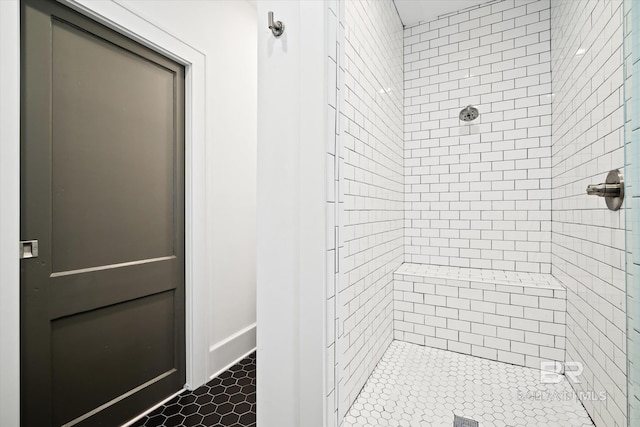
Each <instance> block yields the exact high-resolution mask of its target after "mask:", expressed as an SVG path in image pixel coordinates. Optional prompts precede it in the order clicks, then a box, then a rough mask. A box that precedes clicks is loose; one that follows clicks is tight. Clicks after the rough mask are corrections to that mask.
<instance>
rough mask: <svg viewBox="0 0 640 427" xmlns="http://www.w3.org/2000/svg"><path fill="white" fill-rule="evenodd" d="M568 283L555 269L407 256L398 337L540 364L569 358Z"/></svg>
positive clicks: (399, 279) (401, 273)
mask: <svg viewBox="0 0 640 427" xmlns="http://www.w3.org/2000/svg"><path fill="white" fill-rule="evenodd" d="M565 313H566V290H565V289H564V287H563V286H562V285H561V284H560V283H559V282H558V281H557V280H556V279H554V278H553V276H551V275H550V274H533V273H518V272H512V271H499V270H487V269H472V268H459V267H443V266H436V265H427V264H409V263H405V264H402V266H400V268H398V270H396V271H395V272H394V338H395V339H397V340H401V341H407V342H412V343H416V344H421V345H426V346H430V347H437V348H441V349H445V350H451V351H455V352H458V353H464V354H471V355H473V356H478V357H483V358H487V359H491V360H498V361H501V362H506V363H512V364H514V365H521V366H528V367H531V368H537V369H539V368H540V362H541V361H542V360H547V361H559V362H564V353H565Z"/></svg>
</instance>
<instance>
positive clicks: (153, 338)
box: [51, 291, 174, 425]
mask: <svg viewBox="0 0 640 427" xmlns="http://www.w3.org/2000/svg"><path fill="white" fill-rule="evenodd" d="M173 300H174V295H173V291H168V292H163V293H160V294H156V295H153V296H151V297H148V298H140V299H137V300H133V301H127V302H123V303H121V304H117V305H112V306H109V307H105V308H101V309H98V310H91V311H88V312H84V313H82V314H79V315H77V316H71V317H65V318H62V319H58V320H55V321H53V322H52V340H51V341H52V348H53V352H52V353H53V354H52V356H53V365H54V366H55V367H56V368H55V369H54V371H53V400H54V402H53V407H54V425H62V424H64V423H65V422H67V421H69V420H73V419H76V418H78V417H80V416H81V415H83V414H86V413H87V412H90V411H91V410H93V409H94V408H97V407H98V406H100V405H102V404H104V403H105V402H109V401H111V400H113V399H115V398H117V397H119V396H121V395H123V394H125V393H127V392H128V391H130V390H132V389H134V388H136V387H137V386H139V385H140V384H144V383H146V382H147V381H150V380H153V379H154V378H157V377H159V376H161V375H163V374H166V373H168V372H172V371H173V369H174V360H173V348H174V339H173V338H174V337H173V334H167V333H166V331H171V330H173V328H174V310H173ZM140 319H144V321H140ZM133 354H135V355H136V357H132V355H133ZM96 372H100V373H101V376H102V380H101V381H100V383H99V384H100V387H96V385H97V383H96V382H94V377H95V375H96ZM65 402H74V405H67V404H66V403H65Z"/></svg>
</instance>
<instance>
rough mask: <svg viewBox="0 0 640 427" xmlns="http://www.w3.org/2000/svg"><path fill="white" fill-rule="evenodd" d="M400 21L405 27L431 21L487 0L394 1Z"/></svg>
mask: <svg viewBox="0 0 640 427" xmlns="http://www.w3.org/2000/svg"><path fill="white" fill-rule="evenodd" d="M394 1H395V3H396V7H397V8H398V13H399V14H400V19H402V23H403V24H404V25H405V26H406V27H410V26H411V25H414V24H417V23H418V22H421V21H423V22H426V21H432V20H434V19H436V18H437V17H438V16H440V15H444V14H447V13H451V12H457V11H459V10H462V9H466V8H468V7H471V6H477V5H479V4H482V3H487V1H488V0H394Z"/></svg>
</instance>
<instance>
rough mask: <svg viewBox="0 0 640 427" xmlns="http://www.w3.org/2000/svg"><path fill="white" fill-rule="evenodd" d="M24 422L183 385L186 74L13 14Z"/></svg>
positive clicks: (43, 7)
mask: <svg viewBox="0 0 640 427" xmlns="http://www.w3.org/2000/svg"><path fill="white" fill-rule="evenodd" d="M21 25H22V27H21V28H22V30H21V31H22V49H21V51H22V59H21V61H22V63H21V67H22V87H21V90H22V93H21V99H22V107H21V115H22V123H21V132H22V135H21V138H22V143H21V150H22V151H21V230H20V233H21V238H22V239H23V240H31V239H37V240H38V241H39V254H38V257H37V258H31V259H23V260H21V261H20V262H21V265H20V267H21V268H20V271H21V278H20V280H21V365H22V366H21V402H22V411H21V416H22V425H23V426H38V427H43V426H51V425H55V426H60V425H82V426H101V425H104V426H114V425H118V424H120V423H121V422H123V421H126V420H128V419H130V418H132V417H134V416H135V415H137V414H139V413H140V412H142V411H144V410H145V409H146V408H149V407H150V406H152V405H153V404H155V403H157V402H158V401H160V400H162V399H163V398H165V397H167V396H168V395H170V394H172V393H174V392H176V391H178V390H179V389H181V388H182V386H183V385H184V383H185V333H184V325H185V323H184V315H185V314H184V69H183V67H182V66H180V65H179V64H176V63H175V62H173V61H171V60H169V59H167V58H165V57H163V56H161V55H159V54H157V53H156V52H153V51H151V50H149V49H147V48H145V47H143V46H141V45H139V44H137V43H135V42H133V41H131V40H130V39H127V38H126V37H124V36H122V35H120V34H117V33H115V32H114V31H111V30H109V29H108V28H106V27H104V26H102V25H99V24H98V23H96V22H94V21H91V20H90V19H87V18H86V17H84V16H82V15H80V14H78V13H76V12H74V11H72V10H70V9H68V8H66V7H64V6H61V5H60V4H58V3H56V2H55V1H50V0H26V1H23V3H22V16H21Z"/></svg>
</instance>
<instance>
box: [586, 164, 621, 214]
mask: <svg viewBox="0 0 640 427" xmlns="http://www.w3.org/2000/svg"><path fill="white" fill-rule="evenodd" d="M587 194H588V195H590V196H600V197H604V199H605V202H606V203H607V207H608V208H609V209H610V210H612V211H617V210H618V209H620V207H621V206H622V202H623V201H624V178H623V176H622V172H620V171H619V170H618V169H614V170H612V171H610V172H609V174H607V179H606V181H605V182H604V183H602V184H595V185H594V184H592V185H589V186H587Z"/></svg>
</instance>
